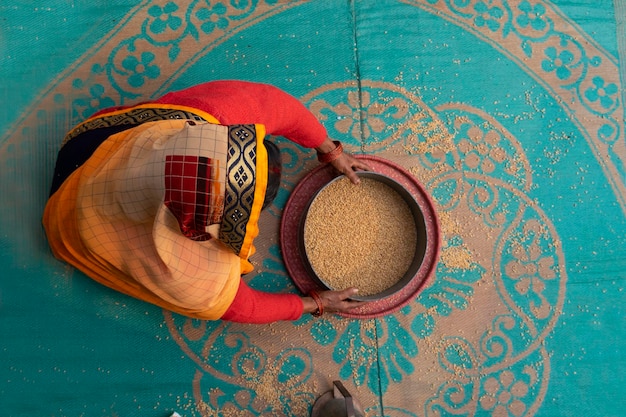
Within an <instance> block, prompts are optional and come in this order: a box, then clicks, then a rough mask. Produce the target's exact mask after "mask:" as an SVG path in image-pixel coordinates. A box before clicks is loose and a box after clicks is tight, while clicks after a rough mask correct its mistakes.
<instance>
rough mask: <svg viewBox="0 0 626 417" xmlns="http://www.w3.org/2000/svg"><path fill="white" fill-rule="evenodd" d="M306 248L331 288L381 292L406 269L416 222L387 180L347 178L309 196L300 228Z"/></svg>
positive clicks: (412, 250) (310, 260)
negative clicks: (306, 211) (358, 181)
mask: <svg viewBox="0 0 626 417" xmlns="http://www.w3.org/2000/svg"><path fill="white" fill-rule="evenodd" d="M304 242H305V247H306V254H307V257H308V259H309V262H310V263H311V265H312V267H313V269H314V270H315V272H316V273H317V275H318V277H319V278H320V279H322V280H323V281H324V282H326V283H327V284H328V285H329V286H330V287H331V288H334V289H345V288H349V287H353V286H354V287H357V288H359V294H361V295H371V294H376V293H379V292H382V291H384V290H386V289H387V288H389V287H391V286H392V285H393V284H395V283H396V282H398V281H399V280H400V279H401V278H402V277H403V276H404V274H405V273H406V271H407V270H408V268H409V266H410V265H411V261H412V259H413V256H414V254H415V250H416V245H417V242H416V227H415V221H414V219H413V216H412V214H411V211H410V209H409V206H408V204H407V203H406V202H405V201H404V200H403V199H402V197H401V196H400V195H399V194H398V193H397V192H396V191H395V190H393V189H392V188H391V187H389V186H388V185H386V184H384V183H382V182H380V181H376V180H374V179H371V178H362V180H361V184H360V185H358V186H355V185H354V184H352V183H351V182H350V180H348V179H347V178H342V179H339V180H337V181H335V182H333V183H331V184H329V185H328V186H327V187H326V188H324V189H323V190H322V191H321V192H320V193H319V194H318V196H317V197H316V198H315V200H314V201H313V203H312V204H311V207H310V209H309V212H308V214H307V220H306V223H305V230H304Z"/></svg>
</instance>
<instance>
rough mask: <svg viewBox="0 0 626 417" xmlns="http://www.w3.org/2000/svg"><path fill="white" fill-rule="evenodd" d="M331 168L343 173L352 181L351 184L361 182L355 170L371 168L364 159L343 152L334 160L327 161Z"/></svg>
mask: <svg viewBox="0 0 626 417" xmlns="http://www.w3.org/2000/svg"><path fill="white" fill-rule="evenodd" d="M329 163H330V164H331V165H332V166H333V168H335V169H336V170H337V171H339V172H341V173H342V174H344V175H345V176H346V177H348V178H349V179H350V181H352V183H353V184H358V183H360V182H361V179H360V178H359V176H358V175H357V174H356V172H355V171H359V170H361V171H371V170H372V168H371V167H370V166H369V165H368V164H366V163H365V162H364V161H362V160H360V159H357V158H355V157H353V156H352V155H350V154H348V153H345V152H343V153H342V154H341V156H339V157H338V158H337V159H335V160H334V161H331V162H329Z"/></svg>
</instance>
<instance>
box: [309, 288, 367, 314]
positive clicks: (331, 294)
mask: <svg viewBox="0 0 626 417" xmlns="http://www.w3.org/2000/svg"><path fill="white" fill-rule="evenodd" d="M357 293H358V290H357V289H356V288H348V289H345V290H341V291H330V290H329V291H320V292H318V293H317V294H318V296H319V299H320V301H321V303H322V305H323V306H324V312H325V313H347V312H349V311H351V310H353V309H355V308H357V307H360V306H362V305H364V304H366V303H367V301H355V300H351V299H350V297H353V296H355V295H356V294H357ZM302 303H303V304H304V310H303V313H315V312H317V311H318V305H317V303H316V302H315V300H314V299H313V297H302Z"/></svg>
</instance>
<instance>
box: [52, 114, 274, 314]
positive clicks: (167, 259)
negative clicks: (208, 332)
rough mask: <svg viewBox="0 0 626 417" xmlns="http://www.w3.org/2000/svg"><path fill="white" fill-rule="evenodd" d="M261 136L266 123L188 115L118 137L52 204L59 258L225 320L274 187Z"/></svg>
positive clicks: (178, 307) (180, 308)
mask: <svg viewBox="0 0 626 417" xmlns="http://www.w3.org/2000/svg"><path fill="white" fill-rule="evenodd" d="M125 111H126V112H128V110H125ZM117 113H119V112H115V114H114V116H118V114H117ZM108 116H110V115H100V116H98V118H106V117H108ZM203 116H204V115H203ZM205 118H206V119H208V120H210V121H215V120H214V119H212V118H211V117H210V116H208V115H207V116H206V117H205ZM77 129H81V130H82V131H85V127H84V126H82V125H81V126H79V127H77ZM87 130H88V129H87ZM81 133H82V132H81ZM68 136H69V137H70V140H84V139H88V138H76V139H71V138H72V137H74V136H76V134H75V133H74V134H73V133H72V132H70V134H68ZM264 137H265V129H264V127H263V126H262V125H238V126H223V125H219V124H214V123H207V122H203V121H200V122H198V121H189V120H158V121H151V122H145V123H141V124H138V125H136V126H135V127H132V128H129V129H127V130H124V131H122V132H120V133H117V134H114V135H112V136H111V137H109V138H108V139H106V140H105V141H104V142H103V143H102V144H101V145H100V146H99V147H98V148H97V149H96V151H95V152H94V153H93V154H92V155H91V157H90V158H89V159H88V160H87V162H86V163H84V164H83V165H81V166H80V167H78V168H77V169H76V170H75V171H74V172H73V173H72V174H71V175H70V176H69V177H68V178H67V179H66V180H65V181H64V182H63V183H62V185H61V186H60V188H59V189H58V190H57V191H56V192H54V194H53V195H52V196H51V197H50V200H49V201H48V204H47V205H46V208H45V212H44V218H43V223H44V227H45V229H46V233H47V237H48V241H49V243H50V246H51V248H52V251H53V253H54V255H55V256H56V257H57V258H59V259H61V260H64V261H66V262H68V263H70V264H71V265H73V266H75V267H76V268H78V269H79V270H81V271H82V272H84V273H85V274H87V275H88V276H90V277H91V278H93V279H94V280H96V281H98V282H100V283H102V284H104V285H106V286H108V287H110V288H113V289H115V290H117V291H120V292H122V293H125V294H128V295H130V296H133V297H136V298H139V299H142V300H144V301H147V302H150V303H153V304H156V305H158V306H160V307H163V308H166V309H168V310H172V311H175V312H178V313H180V314H184V315H187V316H190V317H195V318H200V319H208V320H215V319H219V318H220V317H221V316H222V315H223V314H224V312H225V311H226V310H227V309H228V307H229V306H230V304H231V303H232V301H233V299H234V297H235V295H236V293H237V289H238V286H239V282H240V276H241V274H242V273H246V272H249V271H251V270H252V265H251V264H250V263H249V262H248V258H249V256H250V255H252V253H254V246H253V240H254V238H255V237H256V236H257V234H258V218H259V214H260V211H261V207H262V204H263V200H264V197H265V189H266V186H267V153H266V150H265V147H264V145H263V138H264Z"/></svg>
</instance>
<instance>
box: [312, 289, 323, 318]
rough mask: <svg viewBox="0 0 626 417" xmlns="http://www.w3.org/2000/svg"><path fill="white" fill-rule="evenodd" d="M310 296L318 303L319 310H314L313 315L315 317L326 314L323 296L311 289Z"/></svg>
mask: <svg viewBox="0 0 626 417" xmlns="http://www.w3.org/2000/svg"><path fill="white" fill-rule="evenodd" d="M309 297H311V298H312V299H313V301H315V304H317V310H315V311H314V312H312V313H311V315H312V316H313V317H320V316H321V315H322V314H324V303H322V298H321V297H320V295H319V294H318V293H317V291H310V292H309Z"/></svg>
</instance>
